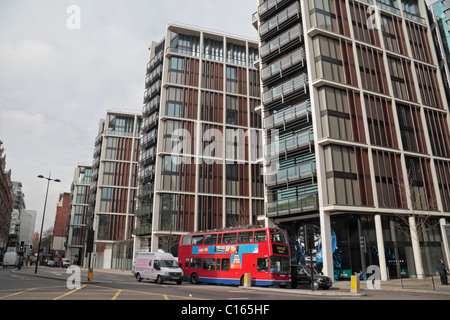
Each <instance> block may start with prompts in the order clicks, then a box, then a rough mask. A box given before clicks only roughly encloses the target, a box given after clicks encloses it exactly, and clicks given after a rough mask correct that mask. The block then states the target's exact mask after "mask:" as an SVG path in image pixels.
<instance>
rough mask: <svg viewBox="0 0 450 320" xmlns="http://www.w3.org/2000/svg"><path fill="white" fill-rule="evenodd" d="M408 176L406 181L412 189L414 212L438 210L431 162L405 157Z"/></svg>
mask: <svg viewBox="0 0 450 320" xmlns="http://www.w3.org/2000/svg"><path fill="white" fill-rule="evenodd" d="M405 162H406V168H407V170H408V176H407V178H406V179H405V183H406V184H407V187H409V189H410V194H411V196H410V200H411V203H412V209H413V210H424V211H435V210H437V202H436V196H435V193H434V185H433V178H432V176H431V168H430V160H429V159H425V158H418V157H405Z"/></svg>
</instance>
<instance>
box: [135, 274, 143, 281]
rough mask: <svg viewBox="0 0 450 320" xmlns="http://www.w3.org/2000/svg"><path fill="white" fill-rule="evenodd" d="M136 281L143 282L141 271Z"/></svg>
mask: <svg viewBox="0 0 450 320" xmlns="http://www.w3.org/2000/svg"><path fill="white" fill-rule="evenodd" d="M136 281H137V282H141V281H142V278H141V275H140V274H139V273H137V274H136Z"/></svg>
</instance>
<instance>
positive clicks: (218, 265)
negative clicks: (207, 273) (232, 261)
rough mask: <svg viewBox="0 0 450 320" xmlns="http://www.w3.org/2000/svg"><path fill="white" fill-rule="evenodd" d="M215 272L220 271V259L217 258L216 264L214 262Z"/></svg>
mask: <svg viewBox="0 0 450 320" xmlns="http://www.w3.org/2000/svg"><path fill="white" fill-rule="evenodd" d="M216 270H217V271H220V258H217V262H216Z"/></svg>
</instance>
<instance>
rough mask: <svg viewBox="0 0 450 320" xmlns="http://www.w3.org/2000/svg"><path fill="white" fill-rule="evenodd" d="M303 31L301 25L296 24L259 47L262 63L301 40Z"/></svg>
mask: <svg viewBox="0 0 450 320" xmlns="http://www.w3.org/2000/svg"><path fill="white" fill-rule="evenodd" d="M302 36H303V31H302V25H301V24H298V25H296V26H295V27H293V28H291V29H289V30H288V31H286V32H284V33H283V34H281V35H280V36H278V37H276V38H275V39H273V40H271V41H270V42H268V43H266V44H265V45H263V46H262V47H261V58H262V59H263V61H265V60H267V59H270V58H272V56H273V55H274V54H279V53H280V52H281V51H283V50H284V49H285V48H290V47H291V46H293V45H296V44H297V43H300V42H301V40H302Z"/></svg>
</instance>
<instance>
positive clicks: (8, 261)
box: [3, 252, 19, 268]
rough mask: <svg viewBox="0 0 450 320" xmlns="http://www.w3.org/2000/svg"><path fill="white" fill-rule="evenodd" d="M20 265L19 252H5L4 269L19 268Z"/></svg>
mask: <svg viewBox="0 0 450 320" xmlns="http://www.w3.org/2000/svg"><path fill="white" fill-rule="evenodd" d="M18 265H19V255H18V254H17V252H5V255H4V256H3V268H7V267H9V266H12V267H17V266H18Z"/></svg>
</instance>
